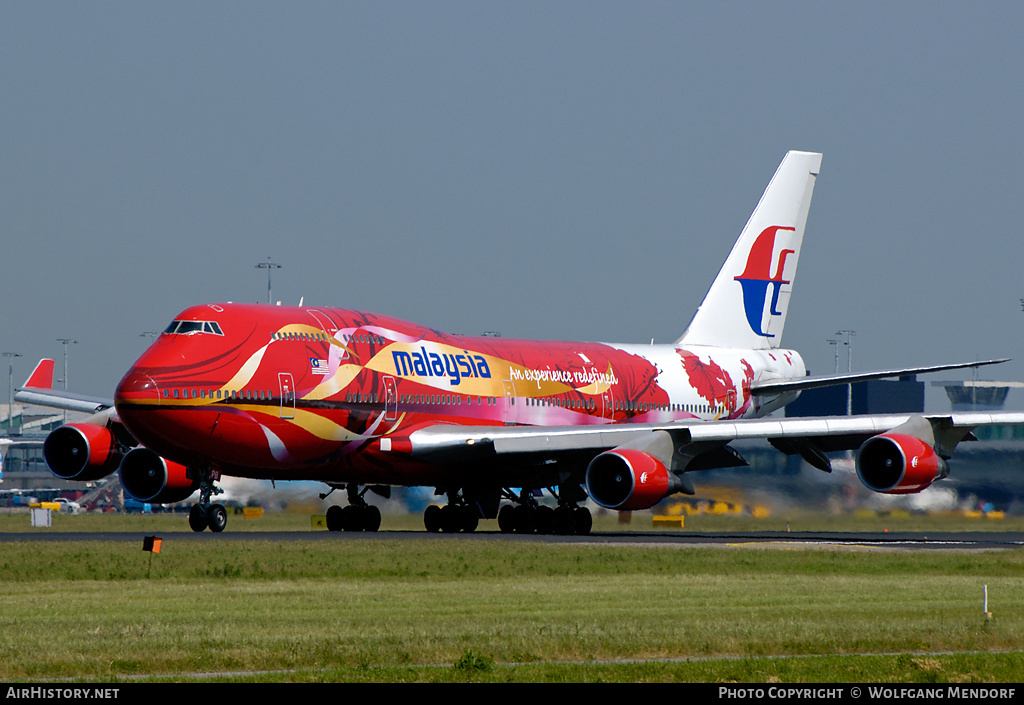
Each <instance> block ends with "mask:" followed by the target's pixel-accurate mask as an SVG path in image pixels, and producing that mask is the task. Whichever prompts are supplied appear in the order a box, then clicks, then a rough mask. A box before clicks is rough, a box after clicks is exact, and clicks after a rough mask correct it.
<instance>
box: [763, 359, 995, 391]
mask: <svg viewBox="0 0 1024 705" xmlns="http://www.w3.org/2000/svg"><path fill="white" fill-rule="evenodd" d="M1009 359H1010V358H1008V357H1004V358H1000V359H998V360H981V361H978V362H957V363H951V364H946V365H932V366H930V367H905V368H903V369H897V370H877V371H875V372H853V373H847V374H838V375H817V376H813V377H812V376H807V377H801V378H800V379H787V380H780V381H777V382H773V381H771V380H766V381H763V382H755V383H754V384H752V385H751V386H750V391H751V392H752V393H754V394H758V395H768V394H781V393H783V392H796V391H800V390H803V389H814V388H816V387H833V386H836V385H840V384H852V383H854V382H865V381H868V380H872V379H886V378H888V377H905V376H907V375H919V374H925V373H927V372H941V371H942V370H959V369H963V368H965V367H982V366H983V365H997V364H999V363H1001V362H1008V361H1009Z"/></svg>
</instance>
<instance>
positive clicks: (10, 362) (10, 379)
mask: <svg viewBox="0 0 1024 705" xmlns="http://www.w3.org/2000/svg"><path fill="white" fill-rule="evenodd" d="M3 356H4V357H6V358H7V433H8V434H9V433H10V432H11V429H12V428H14V358H16V357H21V353H16V352H5V353H3Z"/></svg>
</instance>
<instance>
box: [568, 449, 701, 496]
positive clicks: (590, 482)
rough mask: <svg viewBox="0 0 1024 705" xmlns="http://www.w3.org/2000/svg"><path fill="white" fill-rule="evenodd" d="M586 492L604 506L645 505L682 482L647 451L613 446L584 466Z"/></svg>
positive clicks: (677, 486)
mask: <svg viewBox="0 0 1024 705" xmlns="http://www.w3.org/2000/svg"><path fill="white" fill-rule="evenodd" d="M586 482H587V494H589V495H590V498H591V499H592V500H594V501H595V502H597V503H598V504H599V505H601V506H602V507H604V508H606V509H617V510H619V511H632V510H635V509H648V508H650V507H653V506H654V505H655V504H657V503H658V502H660V501H661V500H663V499H665V498H666V497H668V496H669V495H670V494H672V493H673V492H678V491H679V490H680V489H682V482H681V481H680V480H679V478H678V477H676V476H675V474H673V473H671V472H669V471H668V470H667V469H666V468H665V465H664V464H663V463H662V462H661V461H660V460H658V459H657V458H655V457H654V456H653V455H651V454H649V453H645V452H644V451H642V450H636V449H634V448H616V449H615V450H609V451H606V452H604V453H601V454H600V455H599V456H597V457H596V458H594V459H593V460H592V461H590V465H589V466H587V480H586Z"/></svg>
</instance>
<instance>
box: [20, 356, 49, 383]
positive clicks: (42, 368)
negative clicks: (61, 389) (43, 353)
mask: <svg viewBox="0 0 1024 705" xmlns="http://www.w3.org/2000/svg"><path fill="white" fill-rule="evenodd" d="M22 386H23V387H34V388H35V389H52V388H53V360H51V359H49V358H45V357H44V358H43V359H42V360H40V361H39V364H38V365H36V368H35V369H34V370H32V374H30V375H29V376H28V379H27V380H25V384H24V385H22Z"/></svg>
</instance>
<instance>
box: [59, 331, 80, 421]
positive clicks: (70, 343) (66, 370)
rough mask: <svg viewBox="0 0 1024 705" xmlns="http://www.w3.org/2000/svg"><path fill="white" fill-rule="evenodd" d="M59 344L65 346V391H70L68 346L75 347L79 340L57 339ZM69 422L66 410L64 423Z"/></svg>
mask: <svg viewBox="0 0 1024 705" xmlns="http://www.w3.org/2000/svg"><path fill="white" fill-rule="evenodd" d="M57 342H58V343H61V344H62V345H63V346H64V391H67V389H68V345H74V344H75V343H77V342H78V341H77V340H72V339H71V338H57ZM67 422H68V411H67V409H65V410H64V423H67Z"/></svg>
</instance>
